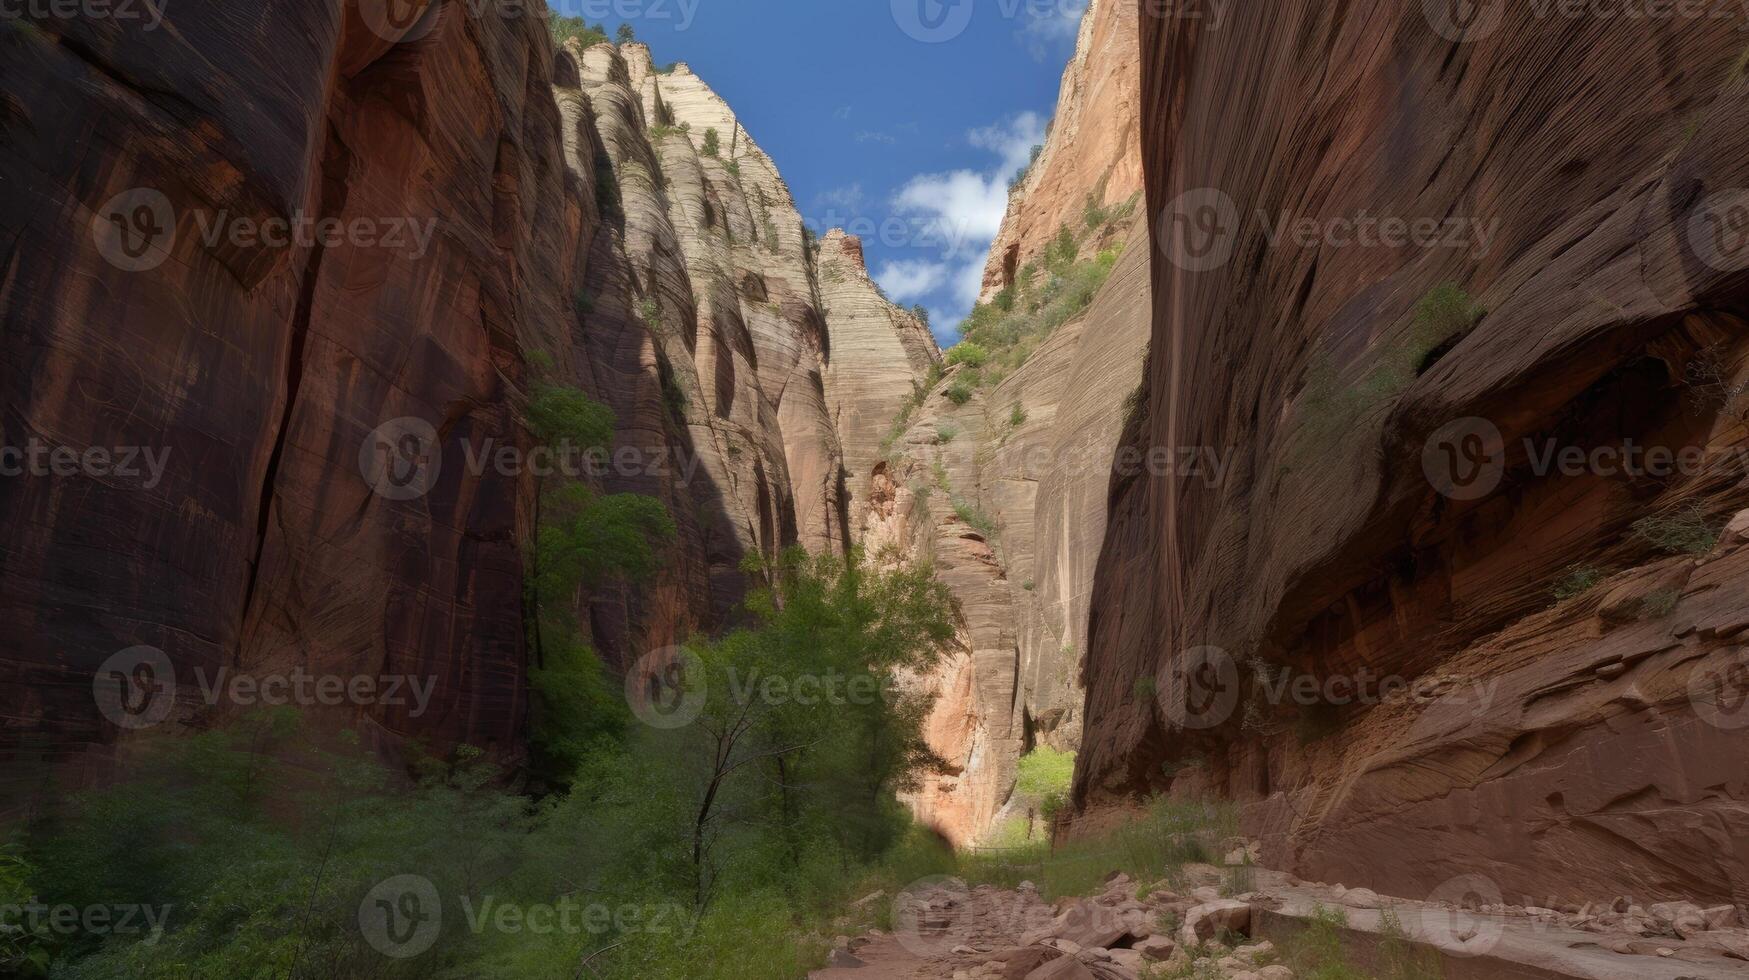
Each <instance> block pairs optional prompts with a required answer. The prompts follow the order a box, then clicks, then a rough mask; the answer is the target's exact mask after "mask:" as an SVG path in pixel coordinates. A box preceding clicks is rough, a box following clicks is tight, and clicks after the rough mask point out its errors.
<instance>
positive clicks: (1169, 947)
mask: <svg viewBox="0 0 1749 980" xmlns="http://www.w3.org/2000/svg"><path fill="white" fill-rule="evenodd" d="M1130 948H1131V949H1133V950H1135V951H1136V952H1137V953H1140V954H1141V955H1142V956H1144V957H1146V958H1147V959H1150V960H1156V961H1164V960H1167V959H1170V958H1171V957H1172V951H1173V950H1175V949H1177V948H1178V944H1177V943H1176V942H1174V941H1172V940H1171V939H1170V938H1168V937H1166V936H1149V937H1147V938H1146V939H1142V940H1140V941H1138V942H1137V943H1136V944H1135V945H1133V946H1131V947H1130Z"/></svg>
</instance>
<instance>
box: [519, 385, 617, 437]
mask: <svg viewBox="0 0 1749 980" xmlns="http://www.w3.org/2000/svg"><path fill="white" fill-rule="evenodd" d="M526 414H527V421H528V431H529V433H530V434H532V435H533V436H534V437H535V439H537V440H539V441H540V443H541V444H542V445H546V446H554V447H558V446H569V447H574V448H577V449H580V450H581V449H594V448H598V447H600V446H605V445H607V443H608V442H609V441H610V440H612V439H613V422H614V418H613V410H612V409H610V408H608V407H607V406H606V405H602V404H600V403H599V402H596V401H594V400H593V399H591V398H590V397H589V396H588V395H586V394H584V393H583V392H582V391H581V390H579V389H577V388H571V387H567V386H565V385H555V384H547V383H544V382H543V383H540V384H536V385H535V386H534V388H533V390H532V391H531V392H530V395H529V399H528V408H527V410H526Z"/></svg>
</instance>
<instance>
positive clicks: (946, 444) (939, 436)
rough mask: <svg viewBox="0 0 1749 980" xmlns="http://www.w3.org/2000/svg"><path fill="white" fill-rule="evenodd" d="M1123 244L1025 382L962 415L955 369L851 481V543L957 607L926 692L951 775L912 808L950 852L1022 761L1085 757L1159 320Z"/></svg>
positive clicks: (1004, 793)
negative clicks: (856, 494)
mask: <svg viewBox="0 0 1749 980" xmlns="http://www.w3.org/2000/svg"><path fill="white" fill-rule="evenodd" d="M1131 234H1132V235H1133V236H1134V237H1135V239H1136V241H1138V242H1140V243H1141V244H1140V245H1139V247H1132V248H1130V249H1128V250H1127V251H1126V252H1125V254H1124V255H1123V257H1122V258H1121V260H1120V261H1119V262H1118V265H1117V268H1116V270H1115V271H1114V272H1113V273H1112V276H1111V278H1110V279H1109V280H1107V282H1106V284H1105V286H1104V288H1103V289H1101V290H1100V292H1099V294H1098V295H1097V297H1096V298H1095V299H1094V301H1093V304H1092V305H1091V306H1090V307H1089V308H1088V309H1087V310H1086V311H1085V312H1084V313H1083V314H1082V315H1081V316H1079V317H1077V318H1076V319H1074V320H1072V321H1071V322H1069V323H1066V324H1064V325H1063V326H1061V327H1059V328H1058V329H1057V330H1056V331H1055V332H1053V333H1052V334H1051V335H1050V336H1049V337H1048V338H1047V339H1046V340H1045V341H1044V342H1043V343H1041V344H1040V346H1039V347H1038V349H1037V350H1035V351H1034V352H1033V354H1032V355H1031V356H1030V357H1029V358H1028V359H1027V360H1026V362H1025V363H1024V364H1023V365H1022V366H1021V367H1020V369H1019V370H1017V371H1015V372H1014V373H1013V374H1012V375H1010V376H1009V377H1007V378H1004V379H1003V380H1002V381H1001V383H1000V384H997V385H995V386H993V387H988V388H983V389H980V390H978V391H976V392H975V393H974V394H973V395H972V397H971V398H970V399H969V400H968V401H966V403H965V404H963V405H955V404H954V403H953V402H952V400H951V399H949V398H948V394H947V393H948V391H949V390H950V389H951V388H952V387H953V386H954V384H955V383H956V382H957V381H958V380H959V379H960V378H961V376H962V375H963V374H964V373H965V369H964V368H961V367H956V368H952V369H950V370H949V371H948V372H947V373H946V375H945V376H943V377H942V378H941V379H940V380H939V381H938V382H937V383H936V384H935V385H934V386H933V387H932V388H930V389H929V391H928V392H927V393H926V394H925V395H924V396H923V398H922V400H921V402H920V403H919V404H918V407H917V409H916V410H915V411H914V412H913V413H912V414H911V415H910V416H909V417H908V418H907V419H906V420H905V424H904V426H903V427H902V428H901V429H900V431H899V432H898V434H897V437H896V439H895V441H894V442H893V444H892V445H891V447H890V448H889V450H888V455H887V456H886V457H884V458H882V459H880V460H879V461H877V462H875V463H874V465H873V469H872V470H871V471H870V472H869V474H868V476H867V477H866V478H863V477H862V476H861V475H860V474H859V473H858V472H857V471H855V470H852V474H853V476H856V477H857V479H858V482H859V483H864V482H865V483H866V485H868V486H869V487H870V499H869V501H868V504H867V506H866V507H865V509H864V510H863V511H862V512H861V520H860V522H853V526H854V527H856V529H857V533H858V534H859V540H860V541H861V542H862V543H863V545H864V546H865V547H866V548H867V549H868V550H869V551H870V552H871V553H873V554H876V555H879V554H881V553H883V552H884V551H886V550H887V549H889V548H892V549H894V550H896V551H897V552H898V553H900V554H903V555H907V556H910V557H912V558H913V559H916V560H923V561H929V562H933V564H934V567H935V569H936V575H937V577H938V578H939V579H941V581H942V582H943V583H945V584H946V585H947V586H948V589H949V591H950V592H951V593H952V594H953V596H954V599H955V601H956V604H957V607H958V611H959V618H960V641H961V644H960V645H961V649H960V652H959V653H958V655H957V656H955V657H953V658H951V659H950V660H949V661H948V662H947V663H946V664H945V665H944V666H943V668H942V669H941V670H940V671H938V672H937V673H936V674H935V675H934V676H933V677H930V678H927V679H925V683H926V684H927V685H928V686H929V687H930V689H931V690H933V691H934V693H935V694H936V702H935V706H934V710H933V713H932V714H931V717H930V721H929V730H928V736H929V738H930V742H931V745H932V747H933V748H934V749H935V750H936V752H937V754H939V755H941V756H942V757H943V758H944V759H946V760H947V761H948V763H949V768H948V771H947V772H946V773H944V774H942V775H941V776H939V777H936V778H933V779H931V780H929V781H927V782H926V784H925V786H924V787H923V789H922V790H921V791H920V792H918V793H916V794H914V796H913V797H912V805H913V807H914V809H915V810H916V811H917V812H918V813H919V815H920V816H922V818H923V819H925V820H927V821H929V822H931V823H932V824H933V825H934V826H935V827H937V828H938V829H939V830H941V831H942V832H943V833H944V834H946V835H947V836H948V837H949V839H951V840H954V841H955V842H957V843H962V844H968V843H973V842H975V841H976V840H978V839H979V837H980V836H981V835H983V834H984V833H985V832H986V831H987V830H989V829H990V827H991V825H992V822H993V821H994V820H995V818H996V816H997V814H998V813H999V812H1000V811H1001V809H1002V806H1003V804H1004V803H1006V802H1007V801H1008V799H1009V796H1010V793H1011V792H1012V790H1013V787H1014V780H1015V775H1016V763H1017V762H1018V760H1019V758H1020V756H1021V755H1023V754H1025V753H1026V752H1027V751H1030V750H1031V749H1032V748H1034V747H1036V746H1038V745H1049V746H1051V747H1053V748H1056V749H1059V750H1066V751H1073V750H1075V749H1076V748H1077V746H1078V745H1079V744H1080V740H1081V701H1082V695H1081V680H1080V676H1079V661H1080V656H1079V651H1080V650H1081V649H1082V648H1083V644H1084V643H1085V637H1086V609H1087V602H1088V596H1089V594H1090V593H1091V592H1092V589H1093V571H1094V568H1095V565H1096V558H1097V555H1098V548H1099V542H1100V540H1101V539H1102V538H1103V535H1104V514H1105V500H1106V489H1107V487H1108V486H1109V484H1110V480H1111V473H1112V465H1113V460H1114V450H1115V449H1116V447H1117V443H1118V437H1119V435H1120V434H1121V433H1122V431H1123V424H1124V417H1125V414H1126V412H1127V411H1128V410H1129V405H1130V404H1131V399H1130V396H1131V394H1132V393H1133V392H1134V391H1135V389H1136V386H1137V384H1138V383H1139V382H1140V380H1141V373H1142V354H1143V350H1144V348H1145V346H1146V343H1147V339H1146V338H1147V327H1148V322H1149V319H1148V314H1149V311H1150V309H1151V306H1150V304H1149V303H1148V302H1147V287H1148V279H1147V271H1148V250H1147V247H1146V235H1145V229H1144V228H1143V227H1142V226H1141V224H1140V223H1137V224H1136V225H1135V226H1134V227H1133V228H1132V230H1131ZM848 455H849V454H847V456H848Z"/></svg>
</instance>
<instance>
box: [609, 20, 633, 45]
mask: <svg viewBox="0 0 1749 980" xmlns="http://www.w3.org/2000/svg"><path fill="white" fill-rule="evenodd" d="M614 37H615V38H616V39H617V40H618V41H619V43H621V44H630V43H632V42H633V41H636V40H637V39H638V32H637V31H635V30H633V29H632V25H631V22H630V21H627V22H625V23H623V24H621V25H619V30H618V31H616V32H614Z"/></svg>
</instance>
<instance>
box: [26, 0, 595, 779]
mask: <svg viewBox="0 0 1749 980" xmlns="http://www.w3.org/2000/svg"><path fill="white" fill-rule="evenodd" d="M166 17H167V19H166V22H165V23H164V24H163V26H162V28H161V29H159V30H156V31H150V32H138V31H132V30H129V29H128V27H127V26H126V25H124V24H121V23H120V22H117V21H111V20H93V19H89V18H73V19H53V20H43V21H32V22H22V23H15V24H13V25H12V29H9V30H6V31H4V32H0V47H3V48H4V49H5V53H4V56H3V60H4V62H5V64H6V71H5V74H6V94H5V96H4V97H0V128H3V138H0V196H3V197H4V205H3V206H0V214H3V215H4V217H3V218H0V227H3V229H4V235H3V238H4V240H5V241H6V242H7V243H8V244H7V248H6V252H7V255H8V259H7V262H6V266H7V270H8V271H7V275H6V276H5V278H4V281H3V282H0V331H3V332H4V335H5V337H4V346H5V349H6V351H7V352H8V353H7V356H6V358H5V359H4V363H3V364H0V436H3V441H4V443H5V444H6V445H8V446H16V447H24V446H28V445H30V444H31V442H32V441H33V440H35V441H38V442H40V444H42V445H45V446H47V447H62V448H65V449H66V450H68V451H71V452H78V453H81V454H83V453H85V452H86V451H87V450H88V449H92V448H101V447H110V448H112V449H113V450H115V451H122V452H126V451H131V449H129V448H127V447H141V448H148V449H150V450H151V451H153V452H154V453H157V454H159V456H160V458H162V459H163V460H164V462H165V465H164V467H163V470H162V474H161V479H157V480H152V479H151V478H150V477H149V476H148V477H141V478H134V477H128V476H125V475H111V474H105V475H92V474H91V473H89V472H87V473H85V474H83V475H77V476H64V475H45V476H29V477H8V478H6V479H4V480H0V513H3V514H4V515H5V516H6V518H7V519H6V520H5V521H4V522H3V528H4V529H3V530H0V554H4V555H5V560H4V562H3V563H0V596H4V599H3V600H0V602H3V603H4V607H5V610H6V613H7V617H8V620H9V622H10V624H11V628H10V630H9V634H10V637H11V638H10V639H9V640H8V642H7V644H6V649H5V652H4V654H3V655H0V678H3V679H4V681H5V683H4V685H3V690H0V717H3V718H4V725H5V728H6V736H7V741H8V743H10V744H16V743H17V742H18V741H20V740H24V739H26V738H27V737H28V739H29V740H30V741H33V742H35V743H36V744H37V745H38V746H39V747H42V748H45V749H47V750H52V751H56V752H75V751H77V750H79V749H82V748H83V747H85V746H88V745H92V744H95V743H100V742H106V741H108V740H109V739H110V738H112V737H113V735H114V733H115V731H116V729H115V728H114V726H113V725H111V724H110V723H109V722H108V721H106V720H105V719H104V718H103V717H102V716H100V714H99V712H98V710H97V708H96V706H95V704H94V702H93V697H92V684H93V677H94V674H95V673H96V671H97V669H98V667H99V665H100V664H102V663H103V662H104V661H105V660H106V659H107V658H109V657H110V656H111V655H112V654H116V653H117V652H118V651H122V650H124V649H128V648H132V647H136V646H141V645H147V646H151V647H155V648H158V649H160V650H162V651H164V653H165V654H166V655H167V656H168V658H169V660H170V662H171V663H172V664H173V665H174V667H175V670H176V674H177V680H178V681H179V682H180V683H179V684H178V685H177V689H176V696H177V702H178V706H179V708H180V709H182V710H183V711H184V712H185V713H187V712H194V711H198V710H201V709H202V708H203V707H204V705H203V703H202V699H201V691H200V687H199V685H198V684H197V676H196V672H197V671H201V672H205V674H206V675H207V677H208V678H209V679H211V678H213V677H214V676H216V672H217V671H219V670H220V669H221V668H224V669H229V670H232V671H237V672H248V673H257V672H279V673H286V672H290V671H292V670H294V669H297V668H302V669H305V670H307V671H311V672H315V673H339V674H343V675H346V676H353V675H368V676H373V677H374V676H377V675H383V674H388V675H402V676H405V675H415V676H420V677H428V678H431V679H433V681H434V690H433V697H432V700H431V703H430V704H429V706H427V707H426V708H425V710H423V711H421V712H418V716H417V717H414V713H415V711H416V710H417V709H416V708H415V706H414V705H412V704H411V703H410V702H408V703H402V704H374V705H370V706H363V707H357V708H355V709H353V710H352V714H354V715H355V716H356V717H355V721H356V722H357V723H359V724H360V725H361V726H362V727H363V729H364V731H365V732H366V734H367V737H370V738H373V739H375V740H376V741H378V742H379V743H381V744H383V745H385V746H392V745H395V744H397V743H399V742H400V741H401V740H402V739H404V738H406V737H409V736H413V735H421V736H432V737H434V738H435V739H437V740H439V741H467V742H472V743H474V744H477V745H481V746H488V747H494V748H496V749H498V750H500V752H501V753H503V754H505V755H512V756H513V755H514V754H515V753H516V751H517V749H516V747H515V746H516V744H517V742H518V739H519V732H520V726H521V721H522V714H523V706H524V699H525V695H524V690H523V684H522V668H523V663H522V660H523V656H522V612H521V593H522V575H521V560H520V557H519V553H518V542H519V541H520V540H521V539H522V538H523V536H524V534H525V532H526V530H527V513H528V504H529V502H530V494H529V490H530V484H528V483H527V482H526V481H525V479H524V478H522V477H520V476H517V475H505V474H501V473H498V472H495V471H493V470H491V469H486V470H483V471H481V472H474V471H471V470H470V469H469V468H468V467H467V466H466V465H465V464H464V460H463V458H462V454H461V453H460V452H456V453H450V454H446V455H445V456H444V458H443V459H442V461H441V463H440V464H439V465H436V466H434V467H433V468H432V470H433V472H432V481H431V486H430V488H429V491H428V492H426V493H424V494H421V495H417V496H415V497H413V498H412V499H391V497H392V496H398V495H387V494H380V493H376V492H373V490H372V486H371V484H370V483H369V482H367V480H366V479H365V477H364V474H363V472H361V465H360V454H361V448H364V447H366V446H367V439H369V438H370V436H371V433H372V431H373V429H375V428H376V427H378V426H379V425H382V424H383V423H384V422H387V421H389V420H392V419H396V418H400V417H410V418H416V419H420V420H423V421H424V422H425V423H427V424H430V425H431V426H433V427H434V428H435V429H436V430H437V431H438V432H439V433H441V435H442V437H443V438H444V439H445V440H446V441H447V442H449V443H450V444H451V445H454V444H455V443H457V442H459V441H462V440H466V441H468V442H471V443H476V444H478V443H483V442H484V441H485V440H488V439H492V440H496V441H497V442H498V443H499V444H506V443H508V444H511V445H515V444H517V443H518V442H519V440H521V439H522V435H521V433H520V429H519V427H518V425H517V422H516V418H515V415H516V413H515V410H514V408H513V395H514V391H515V388H516V386H517V385H518V384H519V383H520V379H521V377H522V374H523V370H522V356H521V352H522V348H523V345H524V344H525V343H526V342H528V341H529V340H530V339H531V338H534V337H541V336H555V335H559V334H562V333H563V332H564V330H563V327H562V325H561V323H562V320H563V319H564V317H565V316H566V312H565V307H564V306H563V305H562V304H561V297H562V296H563V286H564V284H565V282H566V278H567V275H568V267H569V265H570V244H569V239H570V237H571V236H573V235H575V233H576V230H577V224H578V222H579V217H578V202H577V200H576V199H575V197H574V195H573V194H572V193H571V192H569V191H568V190H567V188H566V186H565V183H564V179H563V175H564V171H563V168H562V166H561V164H560V161H559V153H560V144H559V140H558V127H559V115H558V113H557V112H556V111H555V109H554V106H553V104H552V100H551V98H550V96H549V94H548V91H549V90H548V71H549V66H550V58H549V56H548V54H547V45H548V42H547V39H546V35H545V31H544V27H543V26H542V24H541V23H540V22H539V21H538V20H533V19H527V18H523V19H515V18H496V17H494V18H490V19H486V20H480V21H473V22H470V21H468V20H467V18H466V14H465V11H464V10H463V9H462V7H461V6H460V5H453V4H450V5H444V7H443V9H442V10H441V11H440V12H435V13H433V14H431V15H430V16H429V17H428V18H426V20H425V21H423V22H421V23H419V24H417V25H415V27H414V29H415V30H417V31H419V32H420V33H421V34H422V39H421V40H420V41H418V42H417V43H394V42H395V40H396V39H397V38H399V37H401V36H402V35H401V34H399V33H396V34H389V33H388V32H386V30H385V29H384V25H382V24H381V23H380V19H379V22H378V23H377V25H376V26H377V28H378V29H376V30H373V29H372V24H371V23H369V22H367V18H365V17H363V16H361V14H360V12H359V10H358V9H356V8H355V7H354V6H353V5H352V4H333V3H310V2H298V3H281V4H274V5H271V6H269V7H262V8H259V9H253V10H252V12H250V13H249V14H247V15H242V14H239V13H238V12H237V11H236V9H235V8H234V7H232V6H230V5H226V4H220V3H212V2H203V0H194V2H191V3H188V4H183V5H180V6H178V7H177V8H176V9H175V10H171V11H167V12H166ZM272 219H280V220H283V221H287V222H295V221H297V220H299V219H302V220H303V221H304V222H306V225H307V227H309V228H311V229H315V230H312V231H309V232H306V233H305V234H302V235H299V234H293V235H290V236H288V238H287V239H286V240H283V241H278V242H277V243H274V241H275V240H273V239H269V238H264V237H262V236H261V235H260V234H259V233H257V232H256V231H252V230H250V229H259V228H260V227H261V224H262V223H263V222H267V221H270V220H272ZM325 219H333V220H334V221H336V222H340V223H341V224H340V225H337V226H329V227H330V229H332V228H333V227H344V228H347V229H354V228H358V227H363V228H365V229H367V230H369V231H370V232H371V234H370V236H369V243H368V244H366V241H365V237H364V236H362V235H360V234H359V233H357V232H353V231H349V232H348V233H346V234H338V235H336V234H331V233H330V232H322V231H320V230H319V229H316V227H315V225H314V224H313V223H314V222H316V221H319V220H325ZM94 229H95V231H94ZM233 231H236V232H237V233H236V234H233ZM426 235H428V236H429V237H428V239H423V244H421V241H422V236H426ZM166 454H167V455H166ZM157 680H158V681H159V682H163V681H166V680H168V678H166V677H163V676H159V677H158V678H157Z"/></svg>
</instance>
